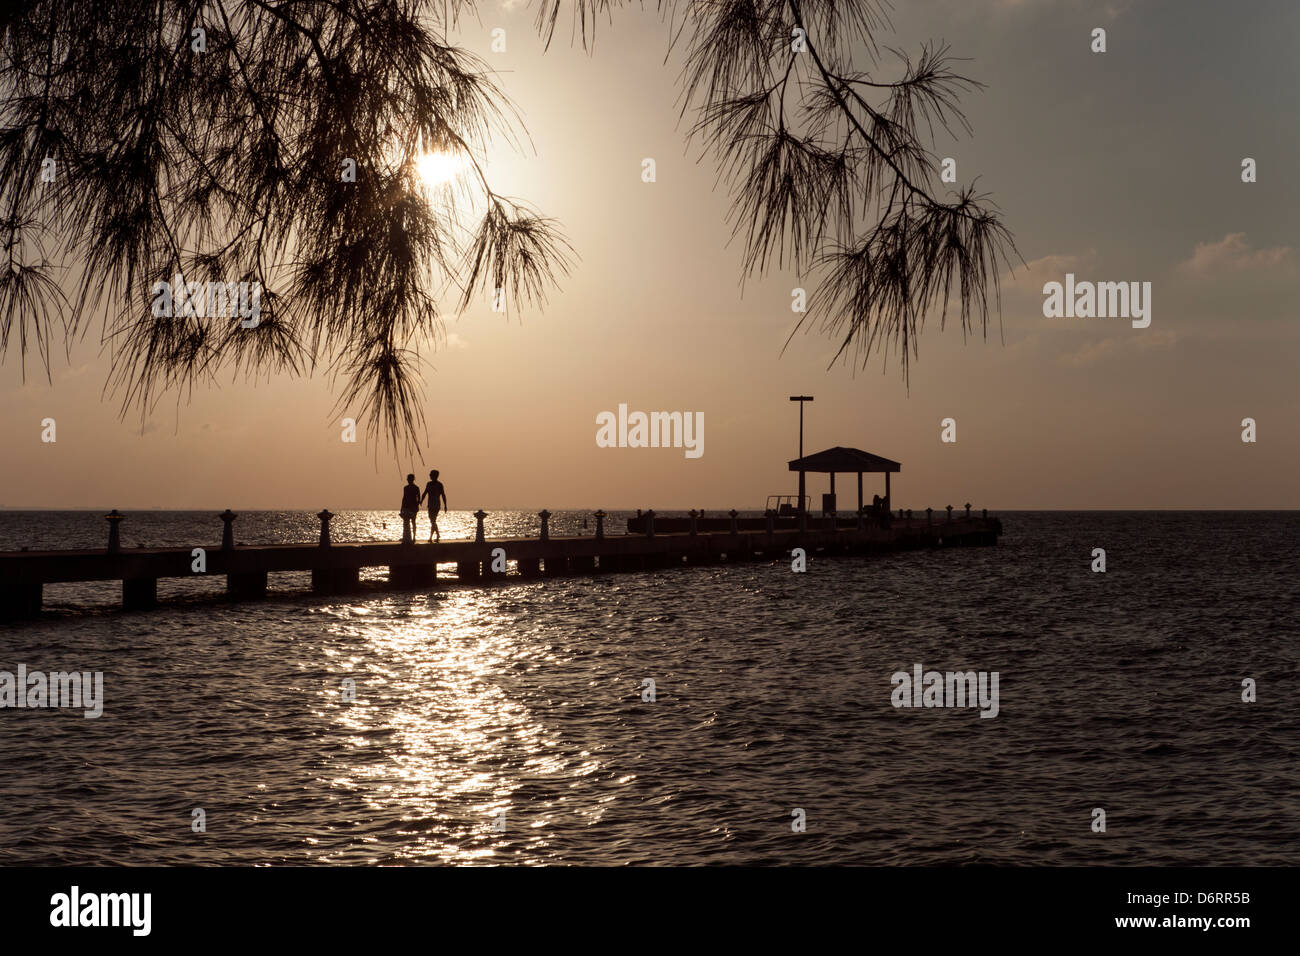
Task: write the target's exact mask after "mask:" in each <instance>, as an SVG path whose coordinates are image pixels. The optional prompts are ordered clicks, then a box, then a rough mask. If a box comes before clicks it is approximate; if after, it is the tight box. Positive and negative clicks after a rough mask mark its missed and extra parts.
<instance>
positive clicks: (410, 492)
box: [402, 475, 420, 544]
mask: <svg viewBox="0 0 1300 956" xmlns="http://www.w3.org/2000/svg"><path fill="white" fill-rule="evenodd" d="M419 513H420V486H419V485H417V484H416V483H415V475H407V476H406V487H404V488H403V489H402V544H410V543H411V542H412V541H414V540H415V516H416V515H418V514H419Z"/></svg>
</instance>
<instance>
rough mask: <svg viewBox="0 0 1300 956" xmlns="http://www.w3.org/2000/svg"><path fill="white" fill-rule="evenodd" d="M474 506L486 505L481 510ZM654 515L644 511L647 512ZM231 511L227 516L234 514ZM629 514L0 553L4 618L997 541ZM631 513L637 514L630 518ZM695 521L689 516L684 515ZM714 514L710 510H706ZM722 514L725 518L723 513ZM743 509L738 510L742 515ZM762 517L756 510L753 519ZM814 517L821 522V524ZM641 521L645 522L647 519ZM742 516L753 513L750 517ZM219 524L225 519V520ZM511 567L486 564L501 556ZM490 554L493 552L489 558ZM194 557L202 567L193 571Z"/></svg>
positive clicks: (977, 520)
mask: <svg viewBox="0 0 1300 956" xmlns="http://www.w3.org/2000/svg"><path fill="white" fill-rule="evenodd" d="M479 514H482V512H480V513H479ZM650 514H652V513H650ZM232 518H233V516H232ZM647 518H648V520H647V521H644V522H641V523H640V524H639V525H637V527H638V529H642V528H643V529H644V530H643V531H642V532H641V533H635V534H633V533H629V534H620V535H604V534H603V533H600V532H598V533H597V535H594V536H593V535H582V536H578V537H552V536H549V535H548V534H546V532H545V527H546V525H545V520H544V521H543V532H542V534H541V536H539V537H537V538H502V539H495V540H494V539H487V538H484V537H483V536H482V533H481V532H482V518H481V517H480V518H479V528H480V535H479V537H478V538H476V539H475V540H472V541H468V540H459V541H445V542H441V543H436V544H422V543H416V544H403V543H395V542H394V543H337V544H335V543H330V542H329V540H328V522H327V519H323V522H324V525H325V527H324V528H323V532H322V542H321V543H320V544H295V545H251V546H248V545H240V546H234V545H232V544H231V543H230V542H229V540H228V539H229V535H228V534H227V542H226V544H224V545H220V546H216V547H202V546H196V548H197V549H201V551H202V554H201V556H200V555H196V554H195V551H196V548H132V549H121V548H120V547H114V545H115V541H114V540H112V539H110V548H109V549H106V550H82V551H4V552H0V620H12V619H16V618H23V617H31V616H34V615H36V614H39V613H40V610H41V604H42V600H43V587H44V585H46V584H55V583H67V582H82V581H117V580H120V581H121V582H122V603H123V606H124V607H126V608H128V609H140V608H147V607H151V606H153V605H154V604H156V602H157V583H158V579H159V578H194V577H204V576H206V577H213V576H216V575H225V576H226V587H227V591H228V592H229V594H230V595H231V596H232V597H235V598H241V599H252V598H257V597H260V596H263V595H265V594H266V590H267V575H268V574H271V573H276V572H285V571H299V572H302V571H310V572H311V573H312V590H313V591H315V592H316V593H319V594H341V593H346V592H349V591H352V590H355V589H357V588H358V587H359V575H360V571H361V570H362V569H363V568H385V567H386V568H387V569H388V572H389V576H388V583H389V585H390V586H391V587H394V588H427V587H434V586H437V584H438V583H439V581H442V580H459V581H460V582H462V583H490V582H499V581H501V580H504V579H507V578H511V579H513V578H516V577H525V578H532V577H539V576H546V577H551V576H555V575H561V574H594V573H608V572H617V571H637V570H643V569H647V568H662V567H671V566H678V565H683V564H686V565H692V564H714V563H718V562H721V561H747V560H773V559H776V558H778V557H782V556H785V555H788V554H789V553H790V552H791V550H793V549H794V548H803V549H805V551H807V553H808V556H809V557H810V558H811V557H814V556H816V555H837V554H852V553H865V552H872V551H892V550H902V549H907V548H923V547H947V546H953V545H993V544H996V543H997V538H998V536H999V535H1000V534H1001V533H1002V524H1001V522H1000V521H999V520H998V519H997V518H989V517H956V516H954V517H951V518H947V517H940V516H935V517H934V518H933V520H932V521H927V519H926V518H919V519H916V520H912V519H910V518H909V519H906V520H905V519H901V518H899V519H890V520H889V521H885V522H881V521H879V520H872V521H871V522H870V523H865V524H864V526H863V527H861V528H859V527H857V523H856V518H854V519H851V520H850V521H849V522H848V526H846V522H845V521H844V519H841V520H840V521H838V522H835V526H834V528H832V527H831V522H830V521H829V520H826V521H821V520H820V519H810V520H809V526H808V527H807V528H806V529H802V530H801V529H800V528H798V527H794V528H789V527H781V526H778V525H777V524H776V522H772V523H771V524H770V526H769V527H770V529H771V530H769V528H767V527H765V528H763V529H760V530H754V529H752V527H749V526H746V527H741V525H740V523H739V522H736V523H735V524H734V525H732V526H733V527H735V528H736V529H737V530H736V531H734V532H732V531H730V530H728V531H725V532H720V531H714V530H709V531H707V532H706V531H703V530H701V529H699V528H697V531H696V533H691V532H689V531H677V530H676V527H677V525H678V523H679V522H681V521H685V520H686V519H660V520H661V522H664V521H666V520H667V521H671V522H672V527H673V528H674V530H673V532H672V533H656V531H655V528H654V521H653V518H652V517H650V516H649V515H647ZM633 520H636V519H633ZM692 520H693V519H692ZM713 520H715V519H710V521H713ZM723 520H725V519H723ZM741 520H744V519H741ZM759 520H762V519H759ZM818 524H821V525H822V526H821V527H818V526H817V525H818ZM647 525H648V527H647ZM746 525H750V522H746ZM227 527H229V525H228V524H227ZM496 549H501V550H502V551H504V552H505V555H504V560H505V562H507V566H508V567H510V570H511V571H512V572H513V573H502V572H500V571H494V570H493V566H494V564H495V565H496V566H497V567H500V566H501V555H500V554H499V553H496V554H494V552H495V551H496ZM494 559H495V560H494ZM440 564H455V565H456V568H457V574H456V578H455V579H450V578H440V577H439V576H438V567H437V566H438V565H440ZM196 566H201V567H202V570H196Z"/></svg>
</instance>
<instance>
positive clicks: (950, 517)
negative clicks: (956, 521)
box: [948, 505, 952, 521]
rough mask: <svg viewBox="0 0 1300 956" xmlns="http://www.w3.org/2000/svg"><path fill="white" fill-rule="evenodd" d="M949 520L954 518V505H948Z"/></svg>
mask: <svg viewBox="0 0 1300 956" xmlns="http://www.w3.org/2000/svg"><path fill="white" fill-rule="evenodd" d="M948 520H949V521H951V520H952V505H948Z"/></svg>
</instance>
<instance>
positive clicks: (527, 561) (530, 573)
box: [515, 558, 542, 578]
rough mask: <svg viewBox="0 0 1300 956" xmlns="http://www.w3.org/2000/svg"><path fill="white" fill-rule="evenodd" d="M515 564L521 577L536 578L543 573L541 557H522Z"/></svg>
mask: <svg viewBox="0 0 1300 956" xmlns="http://www.w3.org/2000/svg"><path fill="white" fill-rule="evenodd" d="M515 564H516V565H517V566H518V568H519V575H520V577H525V578H536V577H540V576H541V574H542V562H541V559H540V558H520V559H519V560H518V561H516V562H515Z"/></svg>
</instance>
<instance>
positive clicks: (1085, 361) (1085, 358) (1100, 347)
mask: <svg viewBox="0 0 1300 956" xmlns="http://www.w3.org/2000/svg"><path fill="white" fill-rule="evenodd" d="M1114 354H1115V340H1114V339H1102V340H1101V341H1100V342H1089V343H1088V344H1087V345H1085V346H1083V347H1082V348H1080V349H1077V350H1075V351H1073V352H1069V353H1067V354H1065V355H1062V356H1061V357H1060V362H1061V364H1062V365H1068V366H1070V367H1071V368H1083V367H1084V366H1085V365H1092V364H1093V363H1095V362H1099V361H1101V360H1102V359H1104V358H1107V357H1108V356H1111V355H1114Z"/></svg>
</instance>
